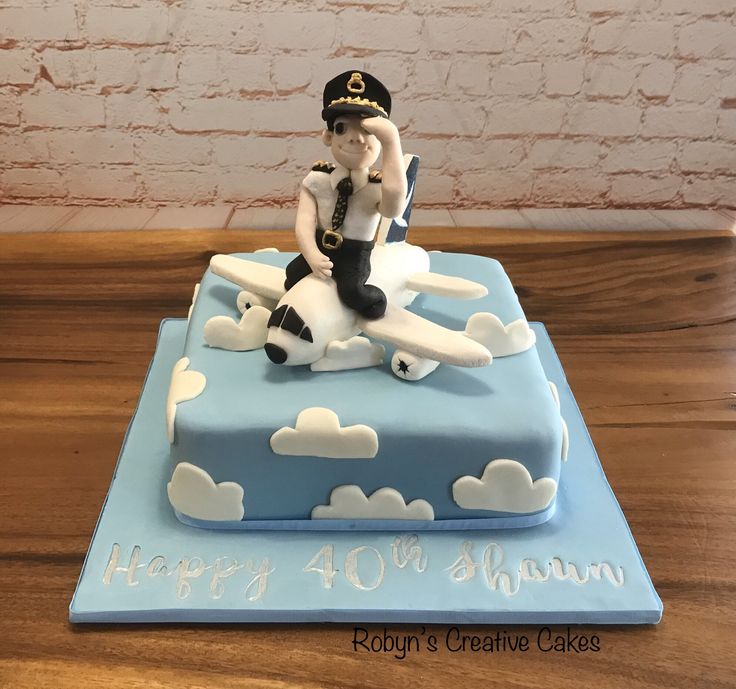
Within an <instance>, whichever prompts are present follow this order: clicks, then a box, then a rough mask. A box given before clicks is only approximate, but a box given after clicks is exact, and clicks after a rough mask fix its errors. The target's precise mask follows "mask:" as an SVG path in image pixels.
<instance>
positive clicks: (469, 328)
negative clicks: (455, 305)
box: [465, 312, 537, 357]
mask: <svg viewBox="0 0 736 689" xmlns="http://www.w3.org/2000/svg"><path fill="white" fill-rule="evenodd" d="M465 334H466V335H467V336H468V337H469V338H470V339H471V340H475V341H476V342H479V343H480V344H482V345H483V346H484V347H485V348H486V349H488V350H489V351H490V352H491V354H493V356H494V357H501V356H511V355H512V354H519V353H521V352H525V351H526V350H527V349H529V348H530V347H532V346H533V345H534V343H535V342H536V341H537V336H536V335H535V334H534V331H533V330H532V329H531V328H530V327H529V323H527V322H526V320H525V319H523V318H520V319H518V320H516V321H513V322H511V323H509V324H508V325H506V326H504V324H503V323H502V322H501V319H500V318H499V317H498V316H496V315H494V314H492V313H487V312H479V313H474V314H473V315H472V316H471V317H470V318H469V319H468V322H467V324H466V326H465Z"/></svg>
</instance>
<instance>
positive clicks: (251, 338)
mask: <svg viewBox="0 0 736 689" xmlns="http://www.w3.org/2000/svg"><path fill="white" fill-rule="evenodd" d="M270 317H271V312H270V311H269V310H268V309H265V308H263V307H262V306H252V307H251V308H249V309H248V310H247V311H246V312H245V313H244V314H243V317H242V318H241V319H240V322H239V323H236V322H235V321H234V320H233V319H232V318H230V317H229V316H213V317H212V318H210V319H209V320H208V321H207V322H206V323H205V324H204V341H205V342H206V343H207V344H208V345H209V346H210V347H217V348H218V349H227V350H229V351H231V352H246V351H249V350H251V349H260V348H261V347H263V345H264V344H266V338H267V337H268V327H267V324H268V319H269V318H270Z"/></svg>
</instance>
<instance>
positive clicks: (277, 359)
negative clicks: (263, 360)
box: [263, 342, 287, 364]
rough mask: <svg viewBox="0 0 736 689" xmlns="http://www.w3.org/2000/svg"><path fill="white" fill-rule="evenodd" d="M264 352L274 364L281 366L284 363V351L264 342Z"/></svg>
mask: <svg viewBox="0 0 736 689" xmlns="http://www.w3.org/2000/svg"><path fill="white" fill-rule="evenodd" d="M263 348H264V349H265V350H266V356H267V357H268V358H269V359H271V361H273V363H274V364H283V363H284V362H285V361H286V356H287V354H286V351H285V350H284V349H283V348H282V347H279V346H278V345H275V344H273V343H271V342H266V344H265V345H264V347H263Z"/></svg>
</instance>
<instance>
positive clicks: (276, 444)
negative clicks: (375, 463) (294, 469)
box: [271, 407, 378, 459]
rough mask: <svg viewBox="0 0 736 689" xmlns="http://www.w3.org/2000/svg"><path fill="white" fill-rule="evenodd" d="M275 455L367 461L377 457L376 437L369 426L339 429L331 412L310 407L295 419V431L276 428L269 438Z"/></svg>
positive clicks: (338, 421) (338, 423) (337, 420)
mask: <svg viewBox="0 0 736 689" xmlns="http://www.w3.org/2000/svg"><path fill="white" fill-rule="evenodd" d="M271 449H272V450H273V451H274V452H275V453H276V454H277V455H296V456H304V457H327V458H330V459H370V458H372V457H375V456H376V454H377V453H378V435H377V434H376V432H375V431H374V430H373V429H372V428H370V427H369V426H365V425H363V424H358V425H355V426H345V427H341V426H340V419H339V418H338V417H337V414H335V412H334V411H332V410H331V409H325V408H324V407H310V408H308V409H303V410H302V411H300V412H299V416H297V417H296V425H295V428H289V427H287V426H285V427H284V428H279V430H278V431H276V432H275V433H274V434H273V435H272V436H271Z"/></svg>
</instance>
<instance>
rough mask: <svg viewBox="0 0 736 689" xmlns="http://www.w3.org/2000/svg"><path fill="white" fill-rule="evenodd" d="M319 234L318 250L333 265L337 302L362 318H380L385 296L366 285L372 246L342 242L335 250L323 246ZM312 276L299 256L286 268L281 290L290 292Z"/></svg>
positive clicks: (371, 244) (370, 244)
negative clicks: (297, 284) (305, 278)
mask: <svg viewBox="0 0 736 689" xmlns="http://www.w3.org/2000/svg"><path fill="white" fill-rule="evenodd" d="M323 234H324V232H323V231H322V230H317V248H318V249H319V250H320V251H321V252H322V253H323V254H324V255H325V256H327V257H328V258H329V259H330V260H331V261H332V277H333V279H334V280H335V283H336V284H337V294H338V296H339V297H340V301H341V302H342V303H343V304H345V306H347V307H348V308H351V309H353V310H355V311H357V312H358V313H359V314H360V315H361V316H363V318H368V319H375V318H380V317H381V316H383V314H384V313H385V312H386V295H385V294H384V293H383V291H382V290H380V289H379V288H378V287H376V286H375V285H366V284H365V281H366V280H367V279H368V276H369V275H370V273H371V251H372V250H373V245H374V242H361V241H359V240H357V239H343V241H342V244H341V245H340V247H339V248H337V249H327V248H325V247H324V246H323V245H322V235H323ZM311 272H312V269H311V268H310V267H309V263H307V261H306V259H305V258H304V256H302V255H301V254H299V255H298V256H297V257H296V258H295V259H294V260H293V261H292V262H291V263H289V265H288V266H286V280H285V282H284V287H285V288H286V289H287V290H289V289H291V288H292V287H293V286H294V285H296V283H297V282H299V280H301V279H302V278H304V277H306V276H307V275H309V274H310V273H311Z"/></svg>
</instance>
